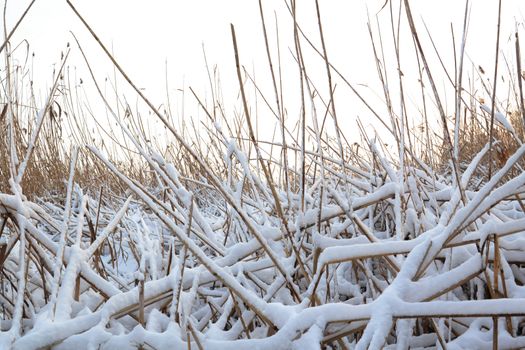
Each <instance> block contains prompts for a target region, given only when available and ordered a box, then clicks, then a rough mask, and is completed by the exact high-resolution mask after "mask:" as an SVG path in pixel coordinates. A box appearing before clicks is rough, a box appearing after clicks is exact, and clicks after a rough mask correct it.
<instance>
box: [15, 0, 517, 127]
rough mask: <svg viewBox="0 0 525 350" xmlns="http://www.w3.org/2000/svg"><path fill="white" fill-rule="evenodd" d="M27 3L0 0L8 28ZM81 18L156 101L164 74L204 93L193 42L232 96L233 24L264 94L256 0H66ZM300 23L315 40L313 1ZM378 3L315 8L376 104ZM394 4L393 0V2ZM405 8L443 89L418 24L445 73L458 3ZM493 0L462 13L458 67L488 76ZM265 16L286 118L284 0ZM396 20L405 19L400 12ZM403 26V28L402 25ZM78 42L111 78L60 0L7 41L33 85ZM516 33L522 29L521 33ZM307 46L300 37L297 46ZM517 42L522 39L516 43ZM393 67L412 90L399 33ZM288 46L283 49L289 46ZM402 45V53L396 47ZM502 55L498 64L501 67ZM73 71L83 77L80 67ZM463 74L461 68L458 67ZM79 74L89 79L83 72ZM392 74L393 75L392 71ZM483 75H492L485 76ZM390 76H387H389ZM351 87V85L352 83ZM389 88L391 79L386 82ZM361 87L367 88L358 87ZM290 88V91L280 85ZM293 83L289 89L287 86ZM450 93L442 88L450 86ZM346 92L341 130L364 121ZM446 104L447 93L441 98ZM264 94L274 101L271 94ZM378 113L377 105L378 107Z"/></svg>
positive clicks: (344, 67)
mask: <svg viewBox="0 0 525 350" xmlns="http://www.w3.org/2000/svg"><path fill="white" fill-rule="evenodd" d="M29 2H30V1H29V0H11V1H8V2H7V16H6V18H7V27H8V28H11V27H12V26H13V25H14V23H15V22H16V20H17V19H18V18H19V16H20V14H21V13H22V12H23V10H24V8H25V7H26V6H27V4H29ZM73 3H74V4H75V6H77V9H78V10H79V11H80V13H82V15H83V16H84V18H85V19H86V21H87V22H88V23H89V24H90V25H91V26H92V27H93V29H94V30H95V32H96V33H97V34H98V35H99V37H100V38H101V40H102V41H103V42H104V43H105V44H106V45H107V46H108V47H110V48H112V50H113V52H114V54H115V57H116V59H117V60H118V61H119V62H120V63H121V65H122V66H123V67H124V69H125V70H126V71H127V72H128V73H129V75H130V77H131V78H132V79H133V80H134V81H135V82H136V83H137V84H138V85H139V86H141V87H142V88H145V91H146V95H148V96H150V97H151V98H152V100H153V101H154V102H155V103H157V104H161V103H163V102H164V101H165V90H166V86H165V81H166V78H167V80H168V82H169V86H170V91H169V93H170V94H177V89H180V88H182V87H187V86H192V87H194V89H195V90H196V91H198V92H200V93H202V95H203V96H208V95H209V82H208V78H207V73H206V70H205V65H204V59H203V53H202V48H203V45H204V47H205V48H206V54H207V58H208V63H209V64H210V66H212V67H213V66H215V65H216V66H217V67H218V69H219V70H220V72H221V78H222V81H223V88H224V91H223V94H224V95H225V97H226V98H227V99H228V98H231V99H234V98H236V94H237V92H238V86H237V84H236V75H235V66H234V59H233V49H232V43H231V34H230V27H229V26H230V23H233V24H234V25H235V28H236V31H237V35H238V42H239V48H240V53H241V60H242V64H243V65H245V66H246V68H247V69H248V70H249V71H252V72H254V73H255V75H256V78H257V79H258V81H259V82H260V84H261V87H262V88H263V90H264V92H265V93H266V94H268V95H269V96H270V97H271V96H273V95H272V90H271V89H270V86H271V85H270V84H269V83H270V80H269V75H268V70H267V61H266V53H265V49H264V41H263V37H262V31H261V22H260V17H259V8H258V1H256V0H220V1H218V0H192V1H172V0H171V1H168V0H150V1H143V0H142V1H141V0H90V1H79V0H77V1H73ZM297 3H298V7H299V8H298V11H299V13H298V18H299V23H300V25H301V26H302V27H303V29H304V30H305V31H306V33H307V34H308V35H309V36H310V37H311V38H312V40H313V41H314V42H315V43H316V44H319V43H320V41H319V36H318V32H317V22H316V18H315V15H314V14H315V5H314V4H315V2H314V1H312V0H304V1H297ZM383 3H384V0H369V1H365V0H352V1H350V0H321V1H320V6H321V12H322V20H323V25H324V31H325V36H326V40H327V49H328V53H329V57H330V58H331V61H332V63H333V64H334V65H335V66H336V67H338V69H340V70H341V71H342V72H343V73H344V74H345V76H346V77H347V78H348V79H349V81H350V82H351V83H353V84H356V86H359V88H360V89H361V91H363V93H365V94H366V95H367V96H369V97H370V98H371V99H375V100H374V101H375V102H374V103H378V104H380V101H381V100H380V98H378V97H377V98H376V97H374V96H375V95H378V96H380V95H381V94H382V91H381V90H380V86H379V85H378V80H377V73H376V67H375V64H374V61H373V56H372V50H371V45H370V40H369V36H368V31H367V27H366V24H367V21H368V17H367V16H368V15H367V13H368V14H370V17H371V19H372V21H374V23H373V26H374V27H375V28H374V31H375V33H376V35H377V24H376V23H375V20H376V18H375V15H376V13H377V12H378V11H379V10H380V8H381V6H382V5H383ZM394 3H396V4H397V2H394ZM410 3H411V6H412V11H413V14H414V17H415V18H416V20H417V26H418V28H419V30H420V35H421V37H422V38H423V42H424V45H425V49H426V51H427V53H428V55H429V56H431V57H432V58H431V60H432V62H434V64H433V67H434V69H435V71H436V72H435V74H436V75H437V76H438V77H440V79H441V82H442V83H441V85H442V86H443V89H442V90H441V91H442V92H443V94H445V90H446V89H445V87H444V86H445V85H446V83H445V82H444V81H443V79H444V75H443V71H442V69H441V68H440V64H439V63H437V59H436V55H435V53H434V51H433V49H432V46H431V45H430V42H429V40H428V36H427V35H426V32H425V29H424V26H423V21H424V22H425V23H426V25H427V26H428V28H429V30H430V31H431V33H432V35H433V38H434V40H435V43H436V46H437V48H438V50H439V52H440V54H441V55H442V57H443V60H444V63H445V64H446V65H447V66H448V69H449V70H450V71H451V72H453V67H454V66H453V53H452V52H453V51H452V40H451V25H452V27H453V28H454V31H455V36H456V40H457V46H459V38H460V36H461V32H462V20H463V12H464V6H465V2H464V1H458V0H440V1H437V0H436V1H430V0H412V1H411V2H410ZM523 3H524V2H523V1H519V0H505V1H503V16H502V25H503V26H502V35H501V38H502V52H503V53H505V54H507V55H508V58H509V60H513V56H512V55H513V53H512V49H513V45H514V43H513V41H510V36H511V35H512V34H513V31H514V28H515V24H516V23H520V25H521V24H522V23H523V10H524V8H525V5H524V4H523ZM497 4H498V2H497V1H496V0H475V1H471V5H472V6H471V20H470V25H469V36H468V39H467V47H466V52H467V55H468V57H469V58H468V59H467V61H466V64H467V65H468V66H469V67H470V66H471V64H472V63H471V61H470V59H471V60H472V62H473V63H474V66H478V65H481V66H482V67H483V68H484V70H485V71H486V72H487V74H489V75H492V74H493V69H494V67H493V61H494V51H495V37H496V21H497ZM263 5H264V8H265V15H266V21H267V24H268V26H269V27H270V41H271V42H270V45H271V46H272V48H273V50H274V52H273V54H274V55H276V52H275V51H276V47H277V45H276V39H275V38H276V36H275V31H274V27H275V23H276V21H277V23H278V25H279V31H280V41H281V42H280V44H281V46H280V48H281V55H282V62H283V76H284V77H285V78H286V77H287V76H289V77H290V79H287V81H288V82H286V83H285V88H287V90H285V99H287V101H288V102H289V104H290V105H289V110H290V111H291V112H290V115H289V118H291V119H292V118H295V116H294V115H293V114H294V113H295V112H294V107H293V106H294V105H297V103H296V102H297V100H296V98H297V84H298V83H297V81H296V77H297V76H296V73H297V67H296V66H295V65H294V64H293V62H294V61H293V56H292V51H293V41H292V29H293V26H292V22H291V18H290V15H289V13H288V11H287V9H286V6H285V2H284V1H283V0H264V1H263ZM377 19H378V21H379V25H380V26H381V28H382V31H383V33H382V35H383V40H384V41H385V50H387V52H388V51H389V52H390V53H387V57H388V59H389V60H390V61H389V62H387V64H390V65H391V67H393V68H395V61H394V56H393V55H392V49H391V45H390V44H389V42H391V36H392V35H391V33H390V31H389V30H390V24H389V23H390V22H389V12H388V9H387V8H385V10H383V11H381V12H380V13H379V15H378V17H377ZM402 21H405V22H406V20H405V19H404V17H403V19H402ZM403 28H404V30H405V31H406V28H407V25H406V23H404V24H403ZM70 32H73V33H74V34H75V35H76V36H77V37H78V38H79V40H80V43H81V45H82V46H83V47H84V49H85V51H86V53H87V55H88V58H89V60H90V62H91V64H92V65H93V67H94V69H95V74H96V75H97V77H99V78H103V77H106V76H109V77H112V75H113V73H112V70H111V66H110V65H109V64H108V60H107V59H106V58H105V57H104V55H103V53H102V51H101V50H100V49H99V48H98V47H97V46H96V45H95V43H94V41H93V39H92V38H91V37H90V36H89V35H88V33H87V31H86V29H85V28H84V27H83V26H82V25H81V23H80V22H79V20H78V18H76V16H75V15H74V13H73V12H72V11H71V9H70V8H69V7H68V6H67V4H66V2H65V0H37V1H36V4H35V5H34V7H33V8H32V9H31V11H30V13H29V15H28V17H27V18H26V19H25V20H24V22H23V23H22V25H21V26H20V28H19V30H18V31H17V33H16V35H15V37H14V38H13V40H12V42H13V44H14V45H16V44H17V43H19V42H21V41H22V39H27V40H28V41H29V43H30V52H34V53H35V59H34V65H35V66H34V67H35V83H36V84H37V86H41V87H45V86H48V85H49V84H50V82H51V73H52V67H53V64H55V63H56V62H57V61H58V60H59V58H60V53H61V51H64V50H65V47H66V43H67V42H70V43H72V44H73V42H74V41H73V39H72V36H71V33H70ZM523 37H524V38H525V34H524V35H523ZM303 45H304V46H305V47H306V44H303ZM522 47H525V44H522ZM402 48H403V50H402V52H403V54H402V70H403V73H404V74H405V78H404V79H405V80H406V83H407V84H408V86H410V84H413V86H414V87H417V74H416V73H417V72H416V70H414V69H413V68H414V54H413V46H412V42H411V41H410V38H409V36H408V35H407V36H406V37H404V38H402ZM290 50H291V51H290ZM307 52H309V55H308V57H307V60H308V62H311V67H313V69H312V70H311V74H312V77H313V79H314V80H318V81H319V88H320V90H321V93H322V94H324V97H325V98H326V97H327V96H326V95H327V94H326V90H325V91H323V89H322V88H323V86H325V85H324V84H325V83H326V82H325V80H326V79H325V75H324V71H323V70H322V69H320V68H322V64H321V63H322V62H321V61H320V60H319V58H318V57H317V56H316V55H314V54H313V53H312V52H311V50H310V51H307ZM405 52H406V53H405ZM69 64H70V65H72V66H75V65H76V66H79V67H80V66H83V65H84V64H83V62H82V60H81V59H80V56H79V54H78V50H76V46H73V52H72V55H71V58H70V61H69ZM504 64H505V63H504V61H502V62H501V65H500V69H502V70H506V68H505V67H504ZM79 72H80V73H79V74H80V75H82V74H85V70H83V68H79ZM467 73H468V71H467ZM83 78H84V80H86V79H87V78H88V77H85V76H83ZM392 78H395V77H392ZM491 80H492V79H491ZM392 81H394V82H395V80H392ZM358 84H360V85H358ZM393 85H394V86H395V84H393ZM367 86H368V87H367ZM288 88H289V90H288ZM292 88H293V89H294V91H292ZM449 92H450V91H449ZM412 94H413V95H414V96H409V97H410V98H411V99H412V101H413V104H414V105H417V104H418V97H417V93H416V92H413V91H409V95H412ZM350 96H351V93H350V92H349V90H347V89H345V88H344V87H342V86H341V87H338V91H337V95H336V101H337V102H338V107H339V108H340V109H341V110H342V113H340V114H341V115H344V116H343V117H341V118H344V120H343V122H344V123H346V124H344V125H347V127H348V128H350V129H355V127H354V126H352V125H354V123H355V119H356V117H357V116H358V115H359V116H360V117H361V118H363V119H364V120H365V123H368V122H369V120H370V119H371V117H369V116H368V115H366V111H365V110H364V109H363V106H362V104H360V103H359V102H358V101H357V100H356V99H355V98H354V97H350ZM444 97H445V98H447V99H448V101H449V102H450V101H452V100H453V96H444ZM272 100H273V99H272ZM383 111H384V109H383Z"/></svg>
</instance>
